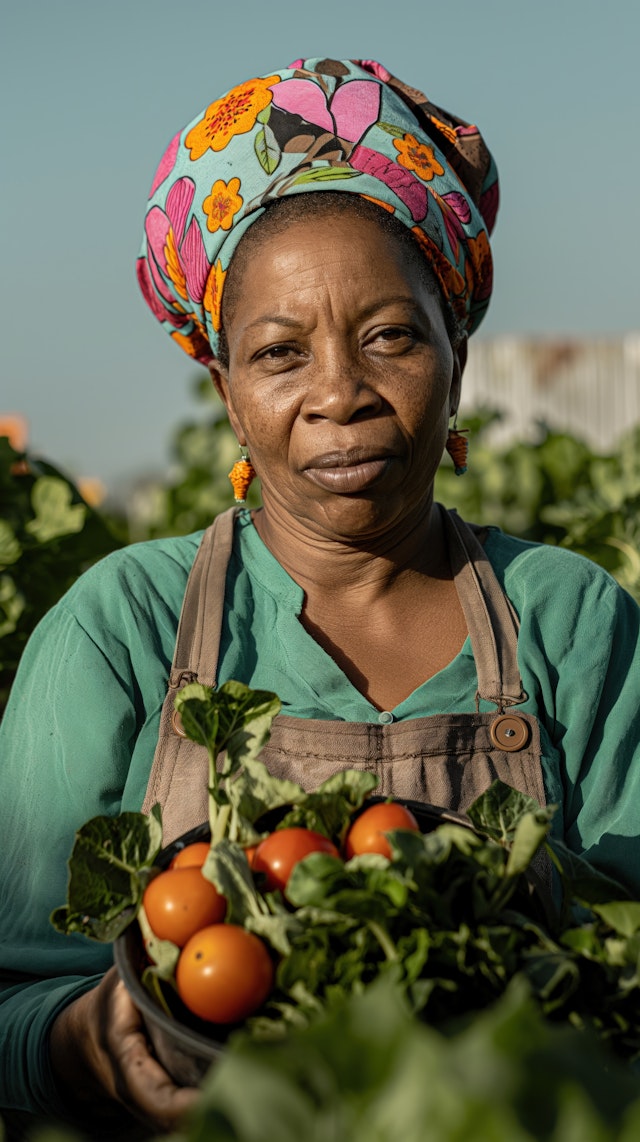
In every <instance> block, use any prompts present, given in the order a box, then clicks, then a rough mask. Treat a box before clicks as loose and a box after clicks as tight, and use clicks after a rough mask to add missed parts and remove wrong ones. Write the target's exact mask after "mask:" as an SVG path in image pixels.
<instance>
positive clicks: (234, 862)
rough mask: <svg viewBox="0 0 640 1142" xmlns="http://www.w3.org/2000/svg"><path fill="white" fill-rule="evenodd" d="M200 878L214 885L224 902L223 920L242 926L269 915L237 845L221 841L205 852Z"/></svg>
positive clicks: (243, 855)
mask: <svg viewBox="0 0 640 1142" xmlns="http://www.w3.org/2000/svg"><path fill="white" fill-rule="evenodd" d="M202 875H203V876H204V877H206V879H207V880H210V881H211V883H212V884H215V886H216V888H217V889H218V892H220V893H222V895H223V896H224V897H225V899H226V901H227V914H226V919H227V920H228V921H229V922H230V923H231V924H243V923H244V922H245V920H246V918H247V917H248V916H259V915H262V914H265V913H267V912H268V911H269V909H268V906H267V904H266V902H265V900H264V897H262V896H261V895H260V894H259V892H258V891H257V890H256V886H255V884H254V882H253V877H252V875H251V870H250V868H249V862H248V861H247V858H246V855H245V853H244V851H243V849H242V848H241V847H240V845H237V844H235V842H233V841H228V840H221V841H219V842H218V844H217V845H215V846H214V847H213V848H211V849H210V850H209V853H208V855H207V859H206V861H205V863H204V865H203V868H202Z"/></svg>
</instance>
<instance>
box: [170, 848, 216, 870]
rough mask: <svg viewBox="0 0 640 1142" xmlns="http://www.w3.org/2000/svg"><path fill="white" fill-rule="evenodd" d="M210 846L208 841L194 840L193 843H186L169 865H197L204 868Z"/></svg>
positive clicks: (175, 866)
mask: <svg viewBox="0 0 640 1142" xmlns="http://www.w3.org/2000/svg"><path fill="white" fill-rule="evenodd" d="M210 848H211V846H210V844H209V842H208V841H194V842H193V844H192V845H186V846H185V848H183V849H180V851H179V852H178V853H176V855H175V856H174V858H173V860H172V861H171V864H170V866H169V867H170V868H191V867H192V866H194V865H195V867H196V868H202V866H203V864H204V862H205V861H206V859H207V857H208V855H209V849H210Z"/></svg>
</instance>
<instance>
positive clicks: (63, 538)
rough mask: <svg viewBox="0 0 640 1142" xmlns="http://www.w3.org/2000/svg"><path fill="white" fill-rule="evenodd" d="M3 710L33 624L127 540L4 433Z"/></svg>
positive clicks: (0, 546)
mask: <svg viewBox="0 0 640 1142" xmlns="http://www.w3.org/2000/svg"><path fill="white" fill-rule="evenodd" d="M0 502H1V503H2V516H1V517H0V714H1V713H2V711H3V709H4V706H5V704H6V700H7V697H8V694H9V689H10V686H11V683H12V681H13V676H14V674H15V671H16V668H17V665H18V661H19V659H20V656H21V654H22V651H23V650H24V647H25V644H26V641H27V638H28V637H29V635H30V634H31V631H32V630H33V628H34V626H35V625H36V623H37V622H39V620H40V619H41V618H42V616H43V615H44V614H45V613H46V612H47V611H48V610H49V608H50V607H51V606H53V604H54V603H55V602H57V600H58V599H59V598H60V596H61V595H62V594H63V593H64V592H65V591H66V590H67V589H68V588H69V587H70V586H71V584H72V583H73V582H74V581H75V580H76V579H77V577H78V575H80V574H81V572H82V571H84V570H85V569H86V568H87V567H89V566H90V564H91V563H94V562H95V561H96V560H97V559H99V558H101V557H102V556H103V555H106V554H107V553H108V552H109V551H113V550H115V548H117V547H120V546H121V545H122V543H123V542H124V538H123V537H119V536H118V535H117V534H116V533H115V531H114V530H113V529H112V527H110V526H108V524H107V522H106V521H105V519H104V518H103V517H102V516H101V515H100V514H99V513H98V512H96V511H95V510H94V509H93V508H92V507H90V506H89V504H87V503H86V502H85V500H83V498H82V496H81V495H80V492H79V491H78V489H77V488H76V487H75V485H74V484H73V483H72V482H71V480H69V479H68V477H67V476H65V475H64V474H63V473H62V472H60V471H59V470H58V469H57V468H55V467H54V466H53V465H52V464H48V463H47V462H46V461H44V460H40V459H35V458H33V457H31V456H29V455H26V454H25V453H22V452H16V451H15V449H14V448H12V447H11V445H10V444H9V441H8V439H7V438H6V437H0Z"/></svg>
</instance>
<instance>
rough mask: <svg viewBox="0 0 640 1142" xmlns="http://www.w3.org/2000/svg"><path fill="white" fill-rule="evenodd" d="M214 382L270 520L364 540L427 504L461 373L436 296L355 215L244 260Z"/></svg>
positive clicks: (295, 230)
mask: <svg viewBox="0 0 640 1142" xmlns="http://www.w3.org/2000/svg"><path fill="white" fill-rule="evenodd" d="M234 294H235V297H237V298H238V299H240V300H238V302H237V303H236V304H235V305H234V307H233V311H232V313H231V315H230V316H229V318H228V319H227V321H226V324H225V329H226V335H227V342H228V346H229V367H228V369H223V368H222V367H219V368H218V370H216V371H214V381H215V383H216V387H217V388H218V391H219V392H220V394H221V396H222V398H223V400H224V402H225V404H226V406H227V409H228V412H229V417H230V420H231V423H232V425H233V428H234V430H235V432H236V435H237V437H238V440H239V442H240V443H241V444H244V445H246V446H247V447H248V450H249V454H250V456H251V460H252V463H253V465H254V467H255V469H256V471H257V473H258V475H259V477H260V480H261V483H262V498H263V503H264V506H265V510H266V511H267V512H277V513H278V514H279V516H280V517H282V515H283V513H284V515H285V516H287V517H288V519H289V521H290V522H291V523H295V524H296V525H298V526H299V525H303V526H304V527H306V528H308V529H310V530H311V531H313V532H314V533H316V534H320V535H325V536H328V537H338V538H342V539H354V540H356V539H364V538H365V537H367V536H372V535H375V534H380V533H381V532H382V531H384V530H386V529H387V528H389V527H391V526H393V525H395V524H397V523H398V522H400V521H401V520H403V519H404V520H406V521H407V522H410V521H411V518H412V517H413V516H414V514H415V513H416V512H419V513H420V512H423V511H424V510H425V508H427V507H428V505H429V504H430V502H431V495H432V484H433V478H434V475H435V472H436V469H437V466H438V463H439V461H440V458H441V456H442V451H443V447H444V443H445V439H446V434H447V428H448V421H449V417H450V416H451V415H452V413H453V412H454V411H455V409H456V408H457V403H458V395H459V386H460V375H461V366H460V361H459V355H458V353H457V352H456V351H454V350H453V349H452V347H451V344H450V342H449V338H448V335H447V330H446V327H445V321H444V317H443V313H442V309H441V304H440V300H439V297H438V295H437V293H436V291H435V288H434V287H433V286H432V285H431V284H430V283H429V281H428V280H425V275H424V274H423V273H421V272H420V269H419V266H418V263H417V260H416V259H415V258H414V257H412V256H411V254H410V253H409V251H407V250H406V249H405V247H404V246H403V245H402V244H401V243H398V242H397V241H396V240H394V238H393V235H390V234H389V233H388V232H387V231H385V230H383V229H382V228H380V227H379V226H378V225H377V224H376V223H375V222H374V221H373V220H372V221H369V220H366V219H363V218H361V217H358V216H354V215H352V214H336V215H331V216H320V217H315V218H312V219H308V220H303V221H296V222H293V223H291V225H290V226H289V227H288V228H287V229H286V230H285V231H284V233H281V234H278V235H277V236H275V237H272V238H270V239H269V240H268V241H265V242H263V243H261V244H259V245H258V246H257V248H256V249H255V250H254V251H252V253H251V257H250V259H249V260H248V262H247V264H246V266H245V268H244V269H243V271H242V274H241V278H240V279H239V280H238V281H237V282H236V283H235V290H234Z"/></svg>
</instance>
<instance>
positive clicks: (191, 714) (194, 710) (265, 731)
mask: <svg viewBox="0 0 640 1142" xmlns="http://www.w3.org/2000/svg"><path fill="white" fill-rule="evenodd" d="M175 707H176V710H177V711H178V713H179V714H180V717H181V719H182V724H183V726H184V731H185V733H186V735H187V737H189V738H191V739H192V740H193V741H196V742H199V743H200V744H201V745H204V746H206V747H207V749H208V750H209V751H210V753H211V754H212V755H213V756H214V757H216V756H217V755H218V754H220V753H221V752H222V751H223V750H226V752H227V760H226V763H225V765H224V767H223V772H225V773H227V774H228V773H230V772H232V771H233V770H235V769H237V768H238V766H239V765H240V764H241V763H242V761H243V760H245V759H246V758H253V757H256V756H257V754H258V753H259V752H260V750H261V749H262V747H263V745H264V744H265V742H266V741H267V740H268V737H269V734H270V732H271V723H272V721H273V719H274V718H275V716H276V714H278V713H279V711H280V708H281V702H280V699H279V698H278V696H277V694H274V693H272V692H271V691H270V690H251V689H250V688H249V687H248V686H245V685H244V683H242V682H233V681H231V682H225V683H224V685H223V686H221V687H220V689H219V690H214V689H212V688H210V687H209V686H203V685H202V684H201V683H200V682H191V683H190V684H189V685H187V686H185V687H184V688H183V689H182V690H181V691H180V692H179V694H177V695H176V700H175Z"/></svg>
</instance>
